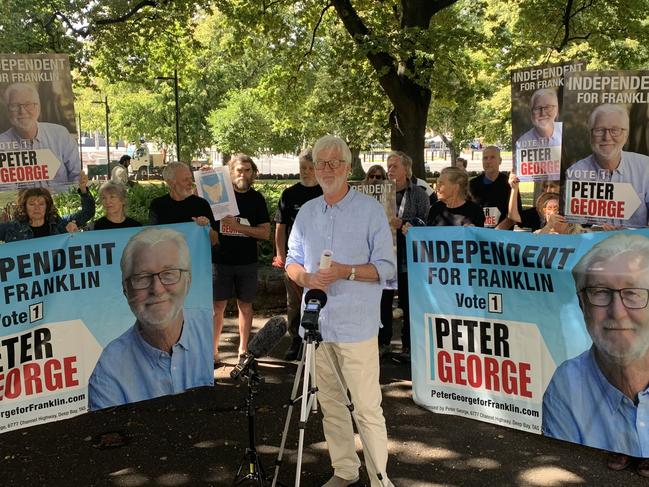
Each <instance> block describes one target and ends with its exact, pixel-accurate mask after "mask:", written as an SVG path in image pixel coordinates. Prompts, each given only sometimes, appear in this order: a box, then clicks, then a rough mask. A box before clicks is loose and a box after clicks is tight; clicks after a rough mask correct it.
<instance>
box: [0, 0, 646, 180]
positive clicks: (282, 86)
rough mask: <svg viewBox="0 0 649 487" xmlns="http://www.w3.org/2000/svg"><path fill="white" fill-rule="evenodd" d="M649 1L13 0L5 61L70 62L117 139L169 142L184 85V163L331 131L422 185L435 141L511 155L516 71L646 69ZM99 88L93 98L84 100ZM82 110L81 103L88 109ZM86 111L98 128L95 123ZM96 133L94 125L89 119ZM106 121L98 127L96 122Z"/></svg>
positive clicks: (292, 145)
mask: <svg viewBox="0 0 649 487" xmlns="http://www.w3.org/2000/svg"><path fill="white" fill-rule="evenodd" d="M648 7H649V0H612V1H604V0H560V1H557V0H512V1H508V2H503V1H497V0H479V1H474V0H399V1H397V0H388V1H379V0H354V1H352V0H306V1H302V2H293V1H288V0H261V1H259V0H202V1H198V2H196V1H189V0H97V1H95V2H91V3H88V2H86V1H80V0H66V1H63V0H49V1H47V2H46V1H44V0H6V1H5V2H3V3H2V5H0V14H2V15H1V17H0V33H2V35H1V36H0V37H1V38H2V40H1V41H0V46H1V48H0V51H2V52H23V53H24V52H66V53H70V55H71V59H72V65H73V67H74V68H75V83H76V85H77V90H76V92H77V97H78V103H77V110H78V111H81V112H82V118H83V119H85V120H88V121H92V120H94V118H93V117H96V114H94V115H93V113H94V112H92V110H94V111H95V112H96V110H97V108H98V107H97V106H96V105H95V106H92V105H91V104H88V103H86V101H87V99H89V97H92V96H94V95H93V93H97V96H101V95H103V94H106V95H108V96H109V99H110V100H111V126H112V125H114V127H115V134H116V135H119V136H122V137H128V138H134V136H138V135H146V136H147V137H150V138H151V139H154V140H158V141H160V142H166V143H168V144H173V142H174V140H175V128H174V121H173V120H174V118H173V117H174V97H173V87H172V83H170V82H168V81H160V80H156V78H160V77H169V76H171V73H173V71H174V70H176V71H177V72H178V81H179V97H180V100H179V101H180V107H181V109H180V112H181V141H182V142H181V146H182V148H183V154H182V156H183V159H184V160H186V159H188V158H190V157H192V156H193V155H195V154H196V153H198V152H200V151H201V150H202V149H204V148H206V147H208V146H210V145H212V144H213V143H216V145H217V147H218V148H219V149H220V150H221V151H223V152H237V151H248V152H250V153H252V154H260V153H266V152H268V151H275V152H280V151H281V152H285V151H288V150H298V149H299V148H300V147H302V146H304V145H308V144H309V143H311V142H312V141H313V140H314V139H315V138H317V137H318V136H320V135H322V134H324V133H327V132H332V133H337V134H339V135H341V136H342V137H344V138H345V139H346V140H347V141H348V142H349V144H350V147H352V149H354V150H356V151H358V150H360V149H363V148H366V147H367V146H368V145H369V144H370V143H373V142H383V141H386V140H389V141H390V145H391V146H392V148H393V149H401V150H405V151H406V152H409V153H410V154H411V155H412V156H413V159H414V161H415V168H414V170H415V174H417V175H420V176H421V175H423V171H424V164H423V162H424V161H423V144H424V136H425V133H426V131H427V130H431V129H432V130H434V131H435V132H436V133H439V134H442V135H443V136H445V137H447V140H448V143H449V144H450V145H451V148H452V149H453V150H459V148H460V147H462V146H463V145H464V144H466V142H467V141H469V140H471V139H473V138H475V137H481V138H483V139H484V140H485V141H486V142H497V143H501V144H504V145H507V144H509V142H510V140H509V139H510V131H511V129H510V121H509V109H510V100H509V96H510V95H509V93H510V92H509V71H510V70H511V69H515V68H519V67H524V66H531V65H537V64H541V63H544V62H557V61H562V60H567V59H574V58H577V59H584V60H586V61H588V65H589V68H591V69H592V68H616V69H632V68H636V69H637V68H642V67H643V66H646V65H647V61H648V60H649V49H648V48H647V46H646V43H645V42H644V40H645V39H647V38H649V36H648V34H649V32H648V31H647V30H648V29H649V23H648V22H647V21H646V12H647V11H648ZM87 90H94V91H87ZM84 100H86V101H84ZM86 113H88V115H86ZM93 123H95V122H93ZM95 124H96V123H95Z"/></svg>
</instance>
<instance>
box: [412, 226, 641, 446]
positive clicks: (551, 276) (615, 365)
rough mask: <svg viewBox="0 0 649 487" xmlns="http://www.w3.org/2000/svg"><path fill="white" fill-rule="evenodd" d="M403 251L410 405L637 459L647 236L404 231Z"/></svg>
mask: <svg viewBox="0 0 649 487" xmlns="http://www.w3.org/2000/svg"><path fill="white" fill-rule="evenodd" d="M407 252H408V284H409V290H410V310H411V318H410V320H411V341H412V344H411V353H412V377H413V397H414V400H415V402H416V403H417V404H420V405H421V406H423V407H425V408H427V409H429V410H431V411H434V412H437V413H442V414H455V415H461V416H466V417H469V418H474V419H478V420H481V421H486V422H490V423H494V424H499V425H503V426H508V427H512V428H516V429H520V430H524V431H529V432H532V433H537V434H541V433H543V434H545V435H547V436H552V437H554V438H559V439H563V440H567V441H572V442H575V443H581V444H585V445H589V446H594V447H597V448H603V449H607V450H610V451H617V452H620V453H626V454H630V455H633V456H638V457H647V456H648V455H649V368H648V367H647V364H649V307H648V306H647V304H648V301H649V230H635V231H626V232H599V233H586V234H582V235H572V236H569V235H535V234H528V233H520V232H504V231H497V230H491V229H482V228H474V227H444V228H439V227H437V228H435V227H420V228H416V227H415V228H411V229H410V231H409V232H408V235H407ZM629 382H631V383H633V384H634V387H635V388H630V387H628V384H629Z"/></svg>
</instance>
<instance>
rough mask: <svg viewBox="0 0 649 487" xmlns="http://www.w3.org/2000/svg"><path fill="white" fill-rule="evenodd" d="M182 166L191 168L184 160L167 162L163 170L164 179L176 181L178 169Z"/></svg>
mask: <svg viewBox="0 0 649 487" xmlns="http://www.w3.org/2000/svg"><path fill="white" fill-rule="evenodd" d="M181 167H184V168H186V169H189V166H188V165H187V164H185V163H184V162H179V161H176V162H171V163H169V164H167V165H166V166H165V168H164V169H163V170H162V179H164V180H165V181H175V180H176V171H177V170H178V169H180V168H181Z"/></svg>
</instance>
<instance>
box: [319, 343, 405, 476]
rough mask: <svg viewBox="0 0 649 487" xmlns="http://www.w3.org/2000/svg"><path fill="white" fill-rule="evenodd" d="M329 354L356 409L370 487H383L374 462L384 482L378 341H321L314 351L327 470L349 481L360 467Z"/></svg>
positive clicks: (385, 451) (384, 437) (384, 436)
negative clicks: (328, 463) (331, 470)
mask: <svg viewBox="0 0 649 487" xmlns="http://www.w3.org/2000/svg"><path fill="white" fill-rule="evenodd" d="M325 354H328V355H329V357H330V358H331V360H332V361H333V363H334V364H335V366H336V367H338V369H339V370H340V372H341V379H342V381H343V386H344V387H346V388H347V389H348V390H349V392H350V394H351V400H352V403H353V404H354V411H355V413H356V417H357V419H358V426H359V428H360V429H361V431H362V433H363V437H364V439H365V441H366V443H367V444H363V452H364V455H365V465H366V467H367V469H368V473H369V476H370V480H371V482H372V486H373V487H375V486H376V487H378V486H380V485H381V483H380V482H379V480H378V478H377V476H376V471H375V470H374V468H373V466H372V462H370V461H368V458H367V457H368V456H369V455H371V457H372V459H373V460H374V462H375V465H376V468H377V469H378V470H379V471H380V472H381V475H382V476H383V478H384V479H385V480H386V485H392V483H391V482H389V480H387V476H386V472H385V468H386V464H387V461H388V435H387V431H386V428H385V418H384V417H383V409H382V408H381V385H380V383H379V351H378V341H377V339H376V337H372V338H370V339H369V340H366V341H363V342H356V343H329V342H322V343H321V344H320V346H319V347H318V349H317V350H316V364H317V366H316V373H317V386H318V402H319V403H320V407H321V408H322V414H323V416H324V417H323V420H322V425H323V428H324V434H325V438H326V440H327V446H328V448H329V456H330V457H331V466H332V467H333V468H334V474H335V475H337V476H338V477H341V478H343V479H347V480H351V479H354V478H356V477H357V476H358V468H359V467H360V465H361V462H360V460H359V458H358V455H357V454H356V446H355V443H354V429H353V423H352V418H351V414H350V412H349V410H348V409H347V408H346V407H345V403H346V398H345V397H344V396H343V395H342V391H341V387H340V385H339V383H338V381H337V379H336V376H335V375H334V372H333V371H332V370H331V365H330V362H329V361H328V360H327V358H326V356H325Z"/></svg>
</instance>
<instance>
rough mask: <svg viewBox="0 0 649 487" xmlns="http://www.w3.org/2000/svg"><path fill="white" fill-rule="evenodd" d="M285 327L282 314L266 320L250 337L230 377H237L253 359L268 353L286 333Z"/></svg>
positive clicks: (244, 371)
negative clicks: (246, 349) (246, 350)
mask: <svg viewBox="0 0 649 487" xmlns="http://www.w3.org/2000/svg"><path fill="white" fill-rule="evenodd" d="M287 327H288V326H287V323H286V319H285V318H284V317H283V316H273V317H272V318H271V319H270V320H268V321H267V322H266V324H265V325H264V326H263V327H262V329H261V330H259V331H258V332H257V333H256V334H255V336H254V337H252V340H250V343H249V344H248V352H246V353H245V355H244V356H243V357H242V359H241V360H240V361H239V363H238V364H237V365H236V366H235V367H234V369H232V371H231V372H230V377H231V378H232V379H238V378H239V376H241V375H242V374H246V373H247V372H248V369H249V368H250V366H251V365H252V364H253V362H254V361H255V359H258V358H261V357H264V356H266V355H268V353H269V352H270V351H271V350H272V349H273V348H275V345H277V344H278V343H279V341H280V340H281V339H282V337H283V336H284V335H285V334H286V329H287Z"/></svg>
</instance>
